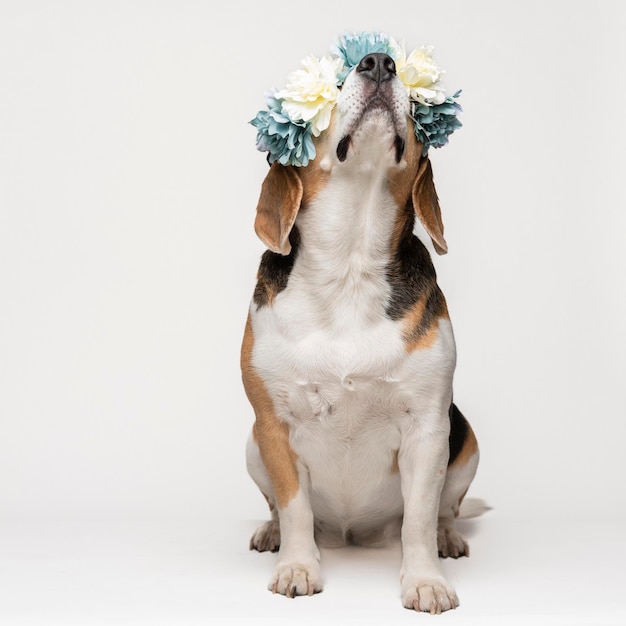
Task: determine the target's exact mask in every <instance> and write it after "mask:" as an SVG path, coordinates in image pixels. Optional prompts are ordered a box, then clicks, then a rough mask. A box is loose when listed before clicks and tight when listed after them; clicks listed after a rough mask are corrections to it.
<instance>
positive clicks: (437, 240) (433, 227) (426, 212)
mask: <svg viewBox="0 0 626 626" xmlns="http://www.w3.org/2000/svg"><path fill="white" fill-rule="evenodd" d="M411 197H412V200H413V207H414V209H415V214H416V215H417V217H419V220H420V222H422V225H423V226H424V228H425V230H426V232H427V233H428V234H429V235H430V238H431V239H432V242H433V246H434V247H435V250H436V251H437V253H438V254H446V252H448V244H447V243H446V240H445V239H444V238H443V221H442V220H441V209H440V208H439V199H438V198H437V190H436V189H435V183H434V181H433V168H432V166H431V164H430V159H428V157H422V160H421V161H420V164H419V168H418V170H417V176H416V177H415V182H414V183H413V191H412V196H411Z"/></svg>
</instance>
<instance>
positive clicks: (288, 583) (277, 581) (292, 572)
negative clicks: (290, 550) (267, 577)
mask: <svg viewBox="0 0 626 626" xmlns="http://www.w3.org/2000/svg"><path fill="white" fill-rule="evenodd" d="M268 588H269V590H270V591H271V592H272V593H280V594H282V595H283V596H287V597H288V598H295V597H296V596H312V595H313V594H314V593H319V592H320V591H321V590H322V582H321V580H320V577H319V566H318V565H317V564H316V565H304V564H302V563H279V564H278V565H277V567H276V570H275V571H274V577H273V578H272V580H271V581H270V584H269V585H268Z"/></svg>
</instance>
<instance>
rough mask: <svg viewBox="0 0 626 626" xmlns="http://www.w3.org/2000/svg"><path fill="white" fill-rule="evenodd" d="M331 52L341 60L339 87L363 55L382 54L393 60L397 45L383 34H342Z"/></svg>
mask: <svg viewBox="0 0 626 626" xmlns="http://www.w3.org/2000/svg"><path fill="white" fill-rule="evenodd" d="M331 52H332V53H333V54H334V55H336V56H338V57H339V58H341V59H342V60H343V64H344V69H343V71H341V72H339V74H338V79H339V84H340V85H341V84H342V83H343V81H344V80H345V79H346V76H347V75H348V74H349V73H350V70H351V69H352V68H353V67H355V66H356V65H358V64H359V62H360V61H361V59H362V58H363V57H364V56H365V55H367V54H371V53H372V52H383V53H384V54H388V55H389V56H390V57H394V58H395V56H396V52H397V44H396V43H395V41H393V40H392V39H391V37H389V36H388V35H385V33H368V32H362V33H344V34H343V35H341V36H340V37H338V38H337V40H336V41H335V43H334V44H333V45H332V46H331Z"/></svg>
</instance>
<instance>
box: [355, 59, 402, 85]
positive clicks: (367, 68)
mask: <svg viewBox="0 0 626 626" xmlns="http://www.w3.org/2000/svg"><path fill="white" fill-rule="evenodd" d="M356 71H357V72H358V73H359V74H362V75H363V76H365V77H366V78H369V79H370V80H373V81H375V82H376V83H378V84H380V83H382V82H384V81H386V80H389V79H391V78H392V77H393V76H395V74H396V64H395V63H394V62H393V59H392V58H391V57H390V56H389V55H388V54H384V53H383V52H372V53H370V54H366V55H365V56H364V57H363V58H362V59H361V61H360V62H359V64H358V65H357V66H356Z"/></svg>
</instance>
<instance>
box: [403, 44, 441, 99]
mask: <svg viewBox="0 0 626 626" xmlns="http://www.w3.org/2000/svg"><path fill="white" fill-rule="evenodd" d="M432 52H433V48H432V46H422V47H421V48H416V49H415V50H413V52H411V54H410V55H409V56H408V58H407V57H406V52H405V50H404V44H403V45H402V46H401V47H400V48H399V51H398V57H397V58H396V68H397V72H398V76H399V77H400V79H401V80H402V82H403V83H404V84H405V86H406V88H407V91H408V94H409V98H410V99H411V100H416V101H417V102H419V103H421V104H425V105H433V104H441V103H442V102H444V101H445V99H446V95H445V91H444V88H443V85H441V84H440V83H439V80H440V78H441V76H442V75H443V72H442V71H441V70H440V69H439V68H438V67H437V66H436V65H435V62H434V61H433V57H432Z"/></svg>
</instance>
